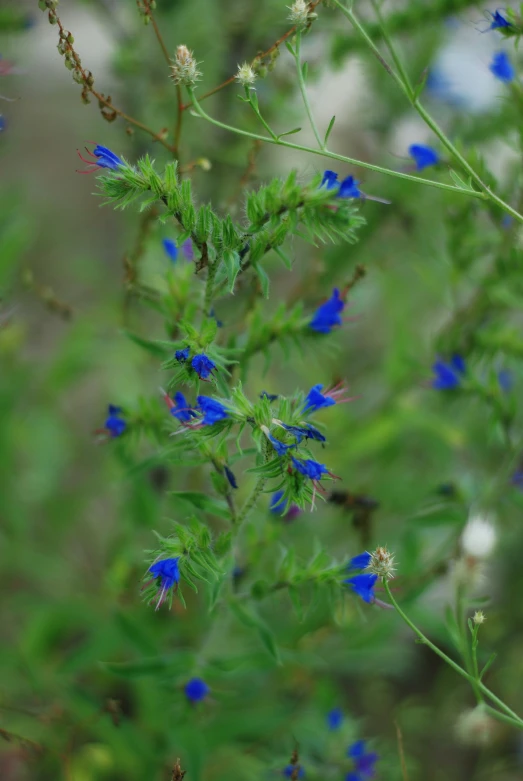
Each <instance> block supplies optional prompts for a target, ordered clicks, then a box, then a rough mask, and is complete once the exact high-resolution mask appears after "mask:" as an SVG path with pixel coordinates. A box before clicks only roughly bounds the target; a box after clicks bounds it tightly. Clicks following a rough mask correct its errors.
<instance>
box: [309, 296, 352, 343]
mask: <svg viewBox="0 0 523 781" xmlns="http://www.w3.org/2000/svg"><path fill="white" fill-rule="evenodd" d="M344 308H345V302H344V301H343V299H341V298H340V291H339V290H338V289H337V288H334V290H333V291H332V296H331V297H330V298H329V299H328V301H325V303H324V304H322V305H321V306H319V307H318V309H317V310H316V312H315V313H314V316H313V318H312V320H311V321H310V323H309V328H311V329H312V330H313V331H317V332H318V333H321V334H330V332H331V331H332V329H333V328H334V327H335V326H339V325H342V323H343V321H342V319H341V317H340V312H343V310H344Z"/></svg>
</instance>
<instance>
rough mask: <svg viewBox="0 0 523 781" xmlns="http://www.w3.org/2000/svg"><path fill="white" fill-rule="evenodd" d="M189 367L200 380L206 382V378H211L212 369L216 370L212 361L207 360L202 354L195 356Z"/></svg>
mask: <svg viewBox="0 0 523 781" xmlns="http://www.w3.org/2000/svg"><path fill="white" fill-rule="evenodd" d="M191 366H192V367H193V369H194V371H195V372H196V374H197V375H198V377H199V378H200V380H206V379H208V377H210V376H211V374H212V372H213V371H214V369H216V364H215V363H214V361H211V359H210V358H207V356H206V355H204V354H203V353H202V354H201V355H195V356H194V358H193V359H192V361H191Z"/></svg>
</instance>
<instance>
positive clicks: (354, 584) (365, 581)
mask: <svg viewBox="0 0 523 781" xmlns="http://www.w3.org/2000/svg"><path fill="white" fill-rule="evenodd" d="M377 580H378V576H377V575H374V574H373V573H370V572H369V573H366V572H364V573H362V574H361V575H354V577H352V578H347V579H346V580H344V581H343V582H344V583H346V584H347V585H348V586H350V587H351V588H352V590H353V591H354V592H355V593H356V594H357V595H358V596H359V597H361V598H362V599H363V601H364V602H367V604H369V605H371V604H372V603H373V602H374V601H375V600H376V595H375V594H374V587H375V585H376V581H377Z"/></svg>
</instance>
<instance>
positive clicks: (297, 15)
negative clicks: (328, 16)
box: [287, 0, 309, 29]
mask: <svg viewBox="0 0 523 781" xmlns="http://www.w3.org/2000/svg"><path fill="white" fill-rule="evenodd" d="M287 8H288V9H289V11H290V13H289V17H288V18H289V21H290V22H291V23H292V24H294V25H296V27H297V28H298V29H302V28H303V27H305V26H306V25H307V23H308V22H309V3H307V2H305V0H294V3H293V4H292V5H288V6H287Z"/></svg>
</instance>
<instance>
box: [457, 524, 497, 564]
mask: <svg viewBox="0 0 523 781" xmlns="http://www.w3.org/2000/svg"><path fill="white" fill-rule="evenodd" d="M495 544H496V531H495V529H494V526H493V525H492V523H491V521H490V519H489V518H487V517H482V516H480V515H478V516H476V517H475V518H470V519H469V520H468V522H467V525H466V526H465V528H464V529H463V534H462V535H461V548H462V550H463V553H464V555H465V556H470V557H471V558H473V559H486V558H488V557H489V556H490V554H491V553H492V551H493V550H494V546H495Z"/></svg>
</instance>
